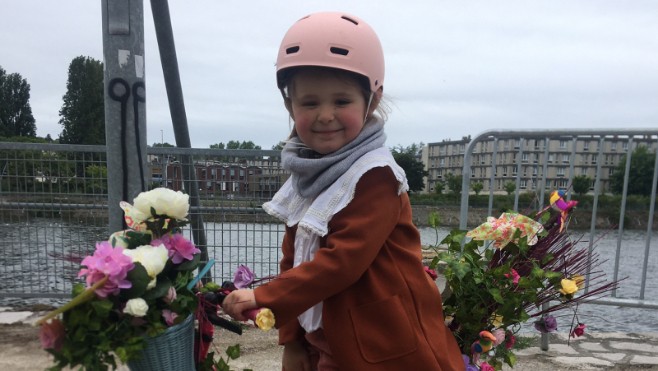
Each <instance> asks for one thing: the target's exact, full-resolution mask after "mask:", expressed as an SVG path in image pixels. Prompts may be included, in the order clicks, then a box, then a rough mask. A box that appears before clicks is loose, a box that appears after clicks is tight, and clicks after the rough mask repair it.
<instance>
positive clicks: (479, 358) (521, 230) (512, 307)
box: [429, 203, 617, 370]
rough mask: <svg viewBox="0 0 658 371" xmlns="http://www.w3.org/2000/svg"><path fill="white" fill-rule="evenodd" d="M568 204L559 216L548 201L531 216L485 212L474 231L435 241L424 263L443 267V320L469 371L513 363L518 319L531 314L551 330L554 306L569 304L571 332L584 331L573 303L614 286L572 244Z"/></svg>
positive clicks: (594, 258) (540, 327)
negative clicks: (428, 260) (547, 205)
mask: <svg viewBox="0 0 658 371" xmlns="http://www.w3.org/2000/svg"><path fill="white" fill-rule="evenodd" d="M573 206H575V203H570V204H569V210H559V215H551V214H552V213H554V212H553V211H552V209H551V208H549V209H545V210H542V211H541V212H540V213H538V214H537V215H535V216H534V217H528V216H525V215H521V214H518V213H513V212H506V213H503V214H502V215H501V217H500V218H494V217H489V218H488V219H487V221H486V222H485V223H483V224H482V225H480V226H478V227H477V228H475V229H473V230H470V231H459V230H455V231H452V232H451V233H450V234H449V235H448V236H447V237H445V239H443V241H442V242H441V244H440V245H439V246H435V247H434V249H435V250H436V252H437V255H436V257H435V258H434V259H433V260H432V262H431V263H430V265H429V270H433V269H436V268H437V267H438V266H439V264H442V266H443V269H444V274H445V278H446V290H445V291H444V295H443V310H444V315H445V317H446V324H447V325H448V327H449V328H450V330H451V331H452V332H453V334H454V335H455V338H456V339H457V342H458V344H459V346H460V349H461V351H462V353H463V355H464V361H465V364H466V368H467V370H501V369H502V365H503V362H505V363H507V364H509V365H510V366H514V364H515V362H516V357H515V355H514V352H513V350H514V344H515V341H516V338H515V335H516V334H517V333H518V331H519V330H520V328H521V324H523V323H525V322H528V321H530V320H533V319H534V321H535V328H536V329H538V330H539V331H542V332H551V331H555V330H556V328H557V320H556V318H555V317H554V316H553V315H552V313H554V312H555V311H558V310H561V309H571V310H572V311H573V314H572V316H571V318H572V320H571V324H570V325H569V326H570V327H571V329H572V331H570V334H571V336H580V335H582V334H583V332H584V329H585V324H583V323H579V322H578V321H577V320H576V319H577V306H578V304H579V303H582V302H586V301H587V300H591V299H593V298H594V297H598V296H600V295H601V294H603V293H605V292H607V291H609V290H612V289H614V288H616V287H617V282H606V281H605V277H604V275H603V274H602V273H601V272H596V271H594V269H595V268H596V267H597V266H598V265H599V261H598V258H597V256H596V255H594V254H590V253H589V252H588V250H587V249H585V248H580V247H578V241H574V240H572V239H571V238H570V236H569V234H568V233H567V229H566V227H565V226H566V223H567V222H568V218H566V217H565V214H568V212H569V211H570V209H571V208H573ZM431 220H436V218H430V222H431ZM466 237H470V238H471V239H470V241H468V242H465V238H466ZM485 241H487V242H485ZM485 243H486V244H487V245H485ZM462 245H463V246H462ZM441 246H443V250H441V249H440V248H439V247H441ZM445 247H447V250H445ZM585 277H588V285H587V290H583V287H584V284H585Z"/></svg>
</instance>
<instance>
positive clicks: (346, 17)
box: [341, 15, 359, 26]
mask: <svg viewBox="0 0 658 371" xmlns="http://www.w3.org/2000/svg"><path fill="white" fill-rule="evenodd" d="M341 18H343V19H344V20H346V21H349V22H352V23H354V24H355V25H357V26H358V25H359V22H357V21H356V19H354V18H350V17H348V16H346V15H344V16H341Z"/></svg>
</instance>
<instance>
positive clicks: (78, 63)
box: [59, 56, 105, 144]
mask: <svg viewBox="0 0 658 371" xmlns="http://www.w3.org/2000/svg"><path fill="white" fill-rule="evenodd" d="M63 100H64V104H63V105H62V108H61V109H60V111H59V115H60V120H59V123H60V124H61V125H62V126H63V127H64V128H63V129H62V133H61V134H60V136H59V141H60V143H65V144H105V104H104V98H103V63H102V62H100V61H97V60H95V59H93V58H90V57H83V56H80V57H76V58H74V59H73V61H72V62H71V64H70V65H69V77H68V81H67V82H66V94H65V95H64V97H63Z"/></svg>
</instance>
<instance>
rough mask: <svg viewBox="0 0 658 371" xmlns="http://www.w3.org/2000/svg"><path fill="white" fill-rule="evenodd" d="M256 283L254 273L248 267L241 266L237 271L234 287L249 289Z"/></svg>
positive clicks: (234, 277)
mask: <svg viewBox="0 0 658 371" xmlns="http://www.w3.org/2000/svg"><path fill="white" fill-rule="evenodd" d="M253 282H254V273H253V272H252V271H251V270H250V269H249V268H248V267H246V266H244V265H241V266H239V267H238V269H236V270H235V275H234V276H233V285H235V287H236V288H238V289H244V288H247V287H249V285H251V284H252V283H253Z"/></svg>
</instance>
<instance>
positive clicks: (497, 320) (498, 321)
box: [491, 313, 503, 327]
mask: <svg viewBox="0 0 658 371" xmlns="http://www.w3.org/2000/svg"><path fill="white" fill-rule="evenodd" d="M491 324H492V325H493V327H502V326H503V316H500V315H498V314H496V313H494V314H492V315H491Z"/></svg>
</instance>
